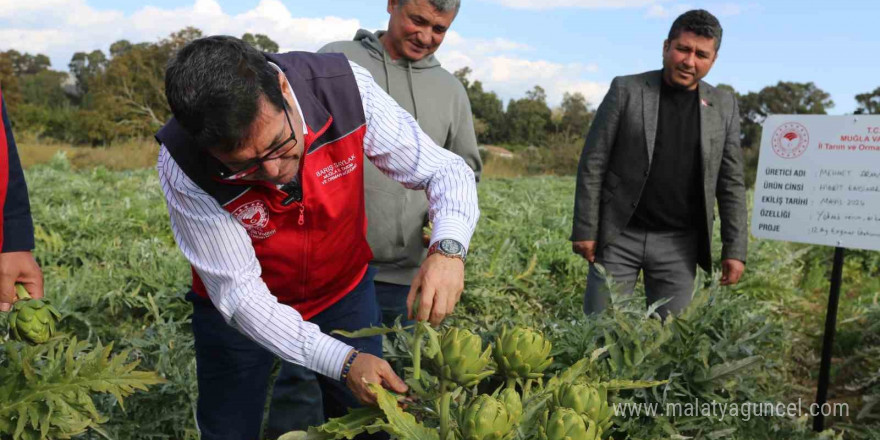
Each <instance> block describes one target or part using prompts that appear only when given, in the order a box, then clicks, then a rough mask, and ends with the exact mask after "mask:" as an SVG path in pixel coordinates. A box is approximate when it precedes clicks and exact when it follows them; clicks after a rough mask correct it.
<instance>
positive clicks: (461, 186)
mask: <svg viewBox="0 0 880 440" xmlns="http://www.w3.org/2000/svg"><path fill="white" fill-rule="evenodd" d="M351 68H352V70H353V71H354V74H355V79H356V81H357V85H358V89H359V91H360V95H361V101H362V102H363V106H364V114H365V115H366V134H365V137H364V153H365V154H366V155H367V157H368V158H369V159H370V161H371V162H373V164H375V165H376V167H378V168H379V169H380V170H382V171H383V172H384V173H385V174H386V175H388V177H390V178H392V179H394V180H396V181H398V182H400V183H401V184H403V185H404V186H405V187H407V188H410V189H415V190H424V191H425V193H426V194H427V197H428V202H429V206H430V208H429V213H428V215H429V216H430V218H431V220H432V221H433V222H434V228H433V233H432V237H431V242H432V243H433V242H435V241H437V240H440V239H445V238H450V239H453V240H456V241H458V242H460V243H462V244H463V245H464V246H465V248H467V247H468V245H469V243H470V239H471V235H472V234H473V231H474V228H475V227H476V224H477V219H478V218H479V208H478V207H477V189H476V183H475V181H474V174H473V171H472V170H471V169H470V167H468V166H467V164H466V163H465V162H464V160H463V159H462V158H461V157H459V156H457V155H455V154H453V153H451V152H449V151H447V150H444V149H442V148H440V147H438V146H437V144H435V143H434V142H433V141H432V140H431V138H430V137H428V135H426V134H425V133H424V132H423V131H422V129H421V128H419V125H418V123H417V122H416V121H415V120H414V119H413V117H412V116H411V115H410V114H409V113H408V112H407V111H406V110H404V109H403V108H401V107H400V106H399V105H398V104H397V103H396V102H395V101H394V99H393V98H391V97H390V96H389V95H388V94H387V93H385V91H383V90H382V88H381V87H379V86H378V85H376V83H375V82H374V81H373V77H372V76H371V75H370V73H369V72H368V71H367V70H366V69H364V68H362V67H360V66H358V65H357V64H355V63H351ZM291 91H292V90H291ZM295 99H296V97H295V96H294V100H295ZM298 104H299V103H298V102H297V105H298ZM157 170H158V172H159V181H160V183H161V185H162V191H163V192H164V193H165V200H166V202H167V204H168V213H169V216H170V218H171V229H172V231H173V233H174V239H175V240H176V241H177V244H178V246H179V247H180V250H181V251H182V252H183V255H184V256H185V257H186V258H187V260H189V262H190V263H191V264H192V265H193V267H194V268H195V270H196V272H197V273H198V275H199V277H200V278H201V280H202V282H204V284H205V287H206V288H207V290H208V292H210V298H211V301H212V302H213V303H214V305H215V307H216V308H217V310H219V311H220V313H221V314H222V315H223V317H224V318H225V319H226V322H227V323H229V324H230V325H232V326H233V327H235V328H237V329H238V330H239V331H241V332H242V333H244V334H245V335H246V336H248V337H249V338H251V339H252V340H254V341H256V342H257V343H258V344H260V345H261V346H263V347H265V348H266V349H268V350H269V351H271V352H272V353H274V354H276V355H278V356H279V357H280V358H281V359H283V360H285V361H287V362H293V363H295V364H299V365H303V366H305V367H306V368H309V369H310V370H313V371H316V372H318V373H321V374H323V375H325V376H328V377H331V378H335V379H339V377H340V374H341V370H342V366H343V364H344V363H345V357H346V355H347V354H348V352H349V350H351V347H350V346H349V345H348V344H345V343H343V342H341V341H338V340H336V339H334V338H332V337H330V336H328V335H326V334H324V333H321V331H320V329H319V328H318V326H317V325H315V324H312V323H310V322H308V321H304V320H303V319H302V316H301V315H300V314H299V312H297V311H296V310H295V309H294V308H292V307H289V306H286V305H284V304H280V303H279V302H278V301H277V299H276V298H275V296H273V295H272V294H271V293H270V292H269V289H268V288H267V287H266V284H265V283H264V282H263V280H262V278H261V267H260V262H259V261H258V260H257V257H256V254H255V252H254V248H253V245H252V243H251V239H250V237H249V236H248V234H247V232H246V231H245V228H244V227H243V226H242V225H241V223H239V222H238V221H237V220H236V219H235V218H234V217H233V216H232V215H231V214H230V213H229V212H227V211H225V210H224V209H223V208H222V207H221V206H220V205H219V203H217V201H216V200H215V199H214V198H213V197H211V196H210V195H208V194H207V193H206V192H205V191H204V190H202V189H201V188H199V187H198V186H197V185H196V184H195V183H194V182H193V181H192V180H190V178H189V177H187V176H186V175H185V174H184V173H183V171H182V170H181V169H180V167H179V166H178V165H177V163H176V162H175V161H174V159H173V158H172V157H171V155H170V154H169V153H168V150H167V149H166V148H165V147H164V146H163V147H162V148H161V149H160V151H159V159H158V164H157ZM374 220H376V219H374Z"/></svg>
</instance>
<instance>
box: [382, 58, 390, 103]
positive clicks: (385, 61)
mask: <svg viewBox="0 0 880 440" xmlns="http://www.w3.org/2000/svg"><path fill="white" fill-rule="evenodd" d="M382 67H384V68H385V93H387V94H389V95H390V94H391V75H388V53H387V52H385V51H384V50H383V51H382Z"/></svg>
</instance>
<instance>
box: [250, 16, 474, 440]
mask: <svg viewBox="0 0 880 440" xmlns="http://www.w3.org/2000/svg"><path fill="white" fill-rule="evenodd" d="M460 3H461V0H388V13H389V14H390V15H391V17H390V19H389V20H388V31H379V32H376V33H372V32H369V31H366V30H363V29H361V30H359V31H358V32H357V34H355V37H354V40H352V41H337V42H334V43H330V44H327V45H326V46H324V47H323V48H321V49H320V50H319V51H318V52H341V53H343V54H345V56H346V57H348V59H349V60H351V61H353V62H355V63H357V64H359V65H360V66H363V67H364V68H366V69H367V70H369V71H370V73H371V74H372V75H373V79H374V80H375V81H376V83H377V84H379V86H380V87H382V88H383V89H384V90H385V91H386V92H387V93H388V94H389V95H391V97H392V98H394V100H395V101H397V103H398V104H399V105H400V106H401V107H403V108H404V109H405V110H406V111H408V112H409V113H410V114H411V115H412V116H413V117H414V118H415V119H416V121H418V123H419V126H420V127H421V128H422V130H424V132H425V133H427V134H428V136H430V137H431V139H433V140H434V142H436V143H437V145H440V146H441V147H443V148H446V149H447V150H450V151H452V152H454V153H456V154H458V155H459V156H461V157H462V158H464V160H465V162H467V164H468V166H470V167H471V168H472V169H473V170H474V176H475V177H476V179H477V181H479V179H480V171H481V169H482V166H483V164H482V162H481V160H480V154H479V152H478V151H477V139H476V135H475V134H474V122H473V117H472V113H471V105H470V101H468V97H467V92H466V91H465V89H464V86H463V85H462V84H461V82H460V81H459V80H458V79H457V78H455V76H453V75H452V74H451V73H449V72H448V71H447V70H446V69H444V68H442V67H440V62H439V61H437V58H435V57H434V52H435V51H436V50H437V48H438V47H440V44H441V43H442V42H443V38H444V37H445V36H446V31H447V30H448V29H449V26H450V25H451V24H452V21H453V20H454V19H455V16H456V14H457V13H458V9H459V6H460ZM364 194H365V198H366V209H367V221H368V225H369V226H368V230H367V241H369V243H370V247H371V248H372V250H373V261H372V262H371V263H370V265H371V266H374V267H375V268H377V269H378V272H377V273H376V276H375V287H376V299H377V301H378V302H379V306H380V308H381V310H382V321H383V323H385V325H389V326H390V325H391V324H393V323H394V320H395V319H396V318H397V317H398V316H401V317H402V320H403V323H404V325H407V324H409V323H411V321H409V320H408V316H407V315H408V310H407V299H408V298H410V301H412V298H414V294H415V290H416V289H413V288H412V287H416V288H417V287H418V286H411V283H412V281H413V279H414V278H415V277H416V275H417V274H418V272H419V267H420V265H421V263H422V261H423V260H424V259H425V257H426V255H427V253H428V250H427V248H426V245H425V241H424V239H423V234H422V228H423V227H424V226H425V225H426V224H427V219H428V200H427V197H426V196H425V193H424V192H423V191H413V190H408V189H406V188H404V187H403V186H402V185H400V184H399V183H397V182H395V181H394V180H391V179H390V178H388V177H386V176H385V175H384V174H382V172H381V171H379V169H378V168H376V167H375V166H374V165H373V164H372V163H371V162H370V161H366V160H365V161H364ZM446 241H452V240H440V241H438V242H437V243H434V244H432V253H433V252H439V253H443V254H450V255H449V256H452V257H456V256H458V257H459V258H462V259H464V257H465V254H466V251H467V250H466V249H464V247H462V246H461V244H458V246H459V247H460V251H459V252H455V245H456V243H455V242H453V243H443V242H446ZM448 251H452V252H448ZM456 253H458V254H459V255H455V254H456ZM411 290H412V292H410V291H411ZM423 299H424V298H423ZM444 300H445V301H444ZM457 302H458V298H449V299H439V298H435V299H434V301H433V306H431V303H428V304H427V306H422V307H419V306H418V304H416V305H413V306H412V307H413V309H417V310H418V311H419V319H429V320H430V321H431V323H433V324H439V323H440V321H442V320H443V318H444V317H445V316H446V315H447V314H449V313H451V312H452V309H453V308H454V307H455V304H456V303H457ZM415 314H416V313H415V311H414V312H413V316H415ZM279 374H280V375H282V376H281V377H279V378H278V380H276V381H275V389H274V390H273V392H272V402H271V405H270V410H269V420H268V426H267V431H266V437H268V438H275V437H277V436H278V435H280V434H283V433H285V432H287V431H290V430H292V429H305V427H307V426H309V425H315V424H320V423H321V422H322V421H323V419H324V418H323V413H322V410H321V401H320V396H321V394H320V388H319V387H318V383H317V379H316V377H315V375H314V374H313V373H312V372H311V371H309V370H306V369H304V368H295V367H294V368H291V367H288V368H284V369H282V370H281V371H280V372H279ZM377 437H378V436H377ZM373 438H375V437H373Z"/></svg>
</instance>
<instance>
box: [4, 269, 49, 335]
mask: <svg viewBox="0 0 880 440" xmlns="http://www.w3.org/2000/svg"><path fill="white" fill-rule="evenodd" d="M15 287H16V289H17V290H18V291H19V298H23V299H20V300H18V301H16V302H15V304H14V305H13V306H12V312H11V313H10V314H9V330H10V333H11V334H12V338H13V339H15V340H17V341H24V342H29V343H31V344H43V343H45V342H46V341H48V340H49V338H51V337H52V335H54V334H55V323H56V322H57V321H58V320H59V319H61V314H60V313H58V311H57V310H55V307H52V305H51V304H50V303H49V300H46V299H31V297H30V295H27V292H23V293H22V290H24V287H23V286H21V284H18V285H16V286H15Z"/></svg>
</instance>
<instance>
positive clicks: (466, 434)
mask: <svg viewBox="0 0 880 440" xmlns="http://www.w3.org/2000/svg"><path fill="white" fill-rule="evenodd" d="M463 417H464V419H463V423H462V428H461V434H462V439H463V440H504V439H506V438H508V434H510V433H511V432H512V431H513V430H514V428H516V425H515V424H513V423H511V422H510V415H509V414H508V413H507V407H506V406H505V404H504V402H501V401H500V400H498V399H495V398H494V397H491V396H487V395H485V394H481V395H479V396H477V397H476V398H475V399H474V400H473V401H472V402H471V404H470V405H468V407H467V409H466V410H465V412H464V416H463Z"/></svg>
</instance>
